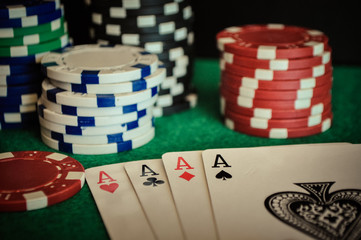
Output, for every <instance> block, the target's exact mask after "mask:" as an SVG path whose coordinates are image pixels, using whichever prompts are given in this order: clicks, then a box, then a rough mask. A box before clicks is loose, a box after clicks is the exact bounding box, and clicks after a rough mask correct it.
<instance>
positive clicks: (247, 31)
mask: <svg viewBox="0 0 361 240" xmlns="http://www.w3.org/2000/svg"><path fill="white" fill-rule="evenodd" d="M265 36H267V37H265ZM216 38H217V46H218V49H219V50H220V51H226V52H230V53H234V54H238V55H242V56H245V57H251V58H256V59H288V58H291V59H293V58H305V57H312V56H317V55H319V54H322V53H323V52H324V50H325V49H326V45H327V44H328V38H327V36H326V35H325V34H323V33H322V32H320V31H318V30H313V29H307V28H302V27H297V26H286V25H282V24H268V25H245V26H240V27H229V28H226V29H224V30H223V31H221V32H219V33H218V34H217V37H216Z"/></svg>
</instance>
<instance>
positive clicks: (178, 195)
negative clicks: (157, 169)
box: [162, 151, 217, 240]
mask: <svg viewBox="0 0 361 240" xmlns="http://www.w3.org/2000/svg"><path fill="white" fill-rule="evenodd" d="M162 159H163V164H164V168H165V170H166V173H167V176H168V180H169V185H170V187H171V191H172V194H173V198H174V202H175V205H176V207H177V210H178V214H179V217H180V220H181V223H182V226H183V229H184V234H185V236H186V239H188V240H193V239H194V240H199V239H208V240H211V239H217V233H216V227H215V224H214V217H213V211H212V207H211V203H210V199H209V193H208V187H207V180H206V177H205V173H204V169H203V162H202V152H201V151H191V152H172V153H166V154H164V155H163V156H162Z"/></svg>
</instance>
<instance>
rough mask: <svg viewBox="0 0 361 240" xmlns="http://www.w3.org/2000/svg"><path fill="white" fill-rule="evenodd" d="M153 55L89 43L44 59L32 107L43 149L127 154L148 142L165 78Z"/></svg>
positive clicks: (130, 49) (137, 50)
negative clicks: (35, 105) (35, 106)
mask: <svg viewBox="0 0 361 240" xmlns="http://www.w3.org/2000/svg"><path fill="white" fill-rule="evenodd" d="M159 64H160V62H159V61H158V57H157V56H156V55H154V54H150V53H148V52H146V51H145V50H144V49H142V48H138V47H130V46H123V45H111V46H109V45H101V44H89V45H79V46H75V47H70V48H67V49H66V50H65V51H64V52H62V53H57V52H52V53H49V54H47V55H46V56H44V58H43V59H42V62H41V65H42V70H43V72H44V74H46V76H47V79H45V80H44V81H43V83H42V96H41V98H40V99H39V102H38V112H39V121H40V125H41V135H42V139H43V141H44V143H45V144H47V145H48V146H50V147H52V148H54V149H57V150H61V151H65V152H69V153H74V154H109V153H118V152H123V151H127V150H131V149H134V148H137V147H140V146H143V145H144V144H146V143H148V142H149V141H151V140H152V139H153V137H154V134H155V130H154V121H153V107H154V103H155V102H156V100H157V97H158V91H159V85H160V84H161V83H162V82H163V80H164V79H165V76H166V72H165V69H164V68H161V67H159Z"/></svg>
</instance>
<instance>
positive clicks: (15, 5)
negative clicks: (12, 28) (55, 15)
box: [0, 0, 60, 19]
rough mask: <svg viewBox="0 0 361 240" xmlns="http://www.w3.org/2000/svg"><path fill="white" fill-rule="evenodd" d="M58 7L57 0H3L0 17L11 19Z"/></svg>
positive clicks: (41, 12)
mask: <svg viewBox="0 0 361 240" xmlns="http://www.w3.org/2000/svg"><path fill="white" fill-rule="evenodd" d="M59 7H60V1H59V0H47V1H44V0H35V1H34V0H33V1H18V0H16V1H13V0H12V1H9V0H7V1H3V2H2V3H1V4H0V18H2V19H12V18H21V17H26V16H31V15H38V14H43V13H49V12H53V11H55V10H57V9H59Z"/></svg>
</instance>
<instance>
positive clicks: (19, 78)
mask: <svg viewBox="0 0 361 240" xmlns="http://www.w3.org/2000/svg"><path fill="white" fill-rule="evenodd" d="M43 78H44V77H43V74H42V73H41V71H40V70H39V71H33V72H28V73H23V74H16V75H9V76H6V75H0V85H7V86H9V87H10V86H14V85H19V84H30V83H38V85H39V84H40V82H41V81H42V80H43ZM0 96H1V94H0Z"/></svg>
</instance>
